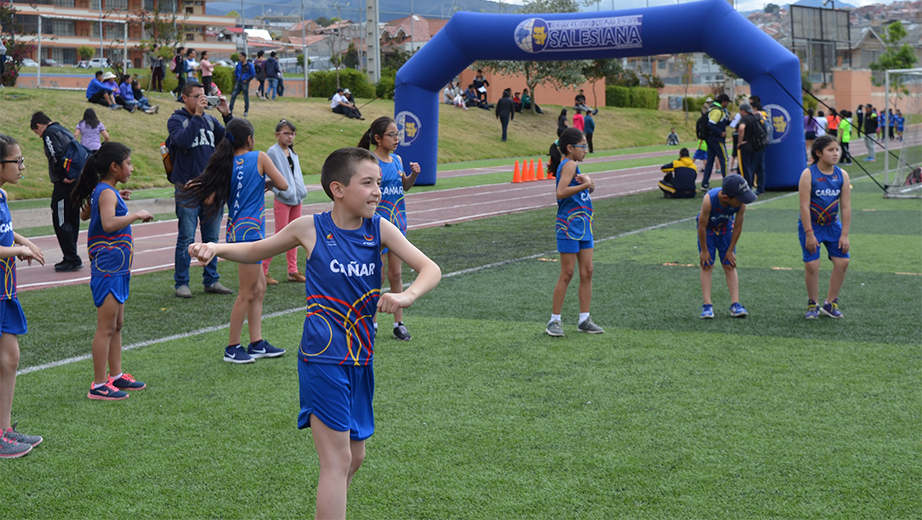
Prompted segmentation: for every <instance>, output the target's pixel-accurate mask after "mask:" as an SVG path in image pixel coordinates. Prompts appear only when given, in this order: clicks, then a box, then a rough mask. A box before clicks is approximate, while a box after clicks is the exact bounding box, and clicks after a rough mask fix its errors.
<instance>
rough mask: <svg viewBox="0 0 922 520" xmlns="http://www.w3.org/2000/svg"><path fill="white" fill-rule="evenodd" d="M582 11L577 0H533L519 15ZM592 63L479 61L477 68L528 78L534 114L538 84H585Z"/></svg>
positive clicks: (526, 82) (574, 61) (586, 61)
mask: <svg viewBox="0 0 922 520" xmlns="http://www.w3.org/2000/svg"><path fill="white" fill-rule="evenodd" d="M578 11H579V4H578V3H577V2H576V0H531V1H529V2H527V3H525V4H524V5H523V6H522V8H521V9H520V10H519V12H520V13H575V12H578ZM591 63H592V62H591V61H589V60H573V61H511V60H488V61H481V62H478V67H480V68H483V69H487V70H492V71H495V72H499V73H501V74H508V75H519V76H523V77H524V78H525V85H526V86H527V87H528V90H529V91H530V92H531V97H532V100H533V101H532V104H531V111H532V113H537V111H536V107H537V105H538V100H537V97H536V95H535V94H536V92H535V88H536V87H537V86H538V84H542V85H549V86H552V87H557V88H567V87H570V86H573V85H579V84H580V83H582V82H583V81H585V79H586V78H585V76H584V75H583V69H587V68H590V67H591Z"/></svg>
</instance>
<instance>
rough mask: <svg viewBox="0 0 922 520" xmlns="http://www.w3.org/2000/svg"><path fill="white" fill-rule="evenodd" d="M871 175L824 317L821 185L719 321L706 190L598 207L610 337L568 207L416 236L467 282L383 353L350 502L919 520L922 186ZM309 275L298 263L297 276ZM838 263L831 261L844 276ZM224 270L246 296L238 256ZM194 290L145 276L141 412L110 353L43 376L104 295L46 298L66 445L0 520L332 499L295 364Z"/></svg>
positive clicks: (83, 343) (130, 339) (480, 512)
mask: <svg viewBox="0 0 922 520" xmlns="http://www.w3.org/2000/svg"><path fill="white" fill-rule="evenodd" d="M853 175H854V173H853ZM853 184H854V190H853V206H854V210H853V218H852V233H851V237H850V238H851V246H852V256H853V257H852V262H851V265H850V268H849V272H848V275H847V277H846V281H845V286H844V288H843V290H842V294H841V303H842V307H841V308H842V310H843V312H844V313H845V318H844V319H842V320H835V321H834V320H831V319H820V320H817V321H813V322H808V321H805V320H804V319H803V311H804V307H805V303H806V293H805V289H804V282H803V269H802V267H803V264H802V262H801V260H800V258H801V257H800V254H801V253H800V248H799V244H798V242H797V235H796V231H795V230H796V221H797V199H796V196H795V195H790V194H769V195H768V196H766V197H763V200H762V201H759V203H757V204H756V205H753V206H751V207H750V208H749V210H748V211H747V212H746V222H745V231H744V233H743V235H742V239H741V241H740V244H739V246H738V249H737V255H738V261H739V264H740V281H741V282H740V285H741V297H742V298H741V299H742V302H743V303H744V304H745V305H746V306H747V308H748V309H749V312H750V317H749V318H748V319H745V320H734V319H731V318H730V317H729V315H728V313H727V312H726V307H727V306H728V305H729V303H730V302H729V301H728V295H727V290H726V285H725V283H724V281H723V278H722V277H721V276H715V277H714V303H715V308H716V310H717V319H715V320H712V321H702V320H699V319H698V317H697V316H698V313H699V310H700V299H701V295H700V288H699V282H698V269H697V268H695V267H689V266H686V265H685V264H694V263H695V262H696V259H697V252H696V247H695V240H696V239H695V233H694V223H693V220H691V218H692V217H694V215H695V212H696V211H697V208H698V205H699V204H700V198H699V199H695V200H685V201H681V200H674V201H667V200H663V199H661V198H660V197H659V195H658V194H654V193H645V194H639V195H634V196H629V197H623V198H616V199H607V200H600V201H597V203H596V204H595V207H596V220H595V224H594V230H595V235H596V237H597V243H596V248H595V262H594V265H595V275H594V284H593V286H594V299H593V318H594V320H595V322H596V323H598V324H600V325H602V326H603V327H605V328H606V331H607V332H606V334H604V335H600V336H591V337H590V336H587V335H581V334H578V333H577V332H576V319H575V318H576V314H577V305H576V288H575V282H574V284H571V290H570V293H569V294H568V299H567V301H566V304H565V307H564V314H563V316H564V328H565V330H566V333H567V337H565V338H550V337H548V336H546V335H544V334H543V330H544V324H545V323H546V320H547V319H548V317H549V314H550V308H549V307H550V293H551V290H552V288H553V284H554V282H555V280H556V278H557V275H558V272H559V264H558V263H557V255H556V254H555V253H553V250H554V240H553V233H552V227H553V219H554V214H555V212H554V210H553V209H546V210H539V211H532V212H527V213H519V214H514V215H507V216H502V217H494V218H489V219H483V220H477V221H473V222H467V223H462V224H458V225H452V226H448V227H440V228H431V229H423V230H415V231H411V232H410V238H411V240H412V241H413V242H414V243H416V244H417V245H418V246H419V247H420V248H421V249H422V250H423V251H425V252H426V253H427V254H429V255H430V256H431V257H432V258H433V259H435V260H436V261H437V262H438V263H439V264H440V265H441V267H442V270H443V273H445V274H446V276H445V278H444V279H443V281H442V282H441V284H440V285H439V286H438V287H437V288H436V289H435V290H433V291H432V292H431V293H430V294H428V295H426V296H425V297H424V298H422V299H421V300H419V301H418V302H417V303H416V305H414V307H413V308H411V309H410V310H409V311H407V313H406V317H405V321H406V322H407V324H408V326H409V327H410V330H411V332H412V333H413V336H414V339H413V341H411V342H409V343H402V342H398V341H396V340H393V339H390V338H389V335H388V334H382V337H381V339H380V341H379V342H378V344H377V354H378V359H377V363H376V365H377V366H376V379H377V383H378V388H377V390H376V400H375V405H376V410H375V411H376V418H377V422H376V434H375V435H374V436H373V437H372V438H371V439H370V440H369V441H368V443H367V450H368V457H367V459H366V462H365V464H364V466H363V467H362V469H361V471H360V472H359V473H358V474H357V476H356V478H355V481H354V482H353V486H352V488H351V490H350V497H349V516H350V517H351V518H369V519H381V518H388V519H390V518H399V519H403V518H432V519H444V518H463V519H481V518H482V519H495V518H509V519H518V518H542V519H544V518H546V519H559V518H600V519H608V518H663V519H672V518H728V519H736V518H791V519H807V518H818V519H819V518H823V519H825V518H842V519H856V518H867V519H881V518H887V519H894V518H918V517H919V516H920V514H922V464H920V462H922V457H920V455H922V453H920V452H922V448H920V443H919V432H920V431H922V413H920V412H922V392H920V390H922V356H920V341H919V338H920V332H922V327H920V319H919V318H920V309H922V267H920V262H919V258H920V252H922V218H920V217H922V204H920V202H919V201H918V200H884V199H882V197H881V194H880V191H879V189H878V188H877V187H876V186H875V185H874V184H873V183H871V182H869V180H868V179H866V178H861V179H857V180H854V182H853ZM302 260H303V259H302ZM672 264H678V265H672ZM284 269H285V266H284V260H283V258H282V257H278V258H276V260H275V261H274V262H273V266H272V270H273V271H272V273H273V275H275V276H276V278H278V277H279V276H283V271H284ZM829 270H830V264H829V262H828V261H826V260H824V261H823V264H822V272H821V284H820V289H821V294H825V288H826V283H827V282H828V277H829ZM199 272H200V271H199V270H198V268H197V267H196V268H193V273H192V279H193V281H195V280H197V279H198V275H199ZM220 272H221V274H222V277H223V281H225V282H226V284H227V285H229V286H236V269H235V267H234V265H233V264H231V263H221V266H220ZM411 276H412V275H411V273H409V272H407V273H406V276H405V280H407V279H410V278H411ZM195 285H196V284H195V283H193V290H194V291H196V295H195V298H194V299H192V300H188V301H186V300H178V299H176V298H174V297H173V296H172V273H153V274H144V275H139V276H135V277H134V278H133V279H132V295H131V298H130V299H129V301H128V304H127V305H126V309H125V316H126V319H125V329H124V340H125V344H126V345H127V344H131V345H139V344H142V343H150V344H147V345H146V346H141V347H139V348H136V349H134V350H131V351H128V352H126V353H125V355H124V366H125V368H126V370H128V371H130V372H131V373H133V374H134V375H135V376H137V377H138V378H139V379H141V380H144V381H146V382H147V383H148V385H149V387H148V389H146V390H144V391H142V392H137V393H134V394H133V395H132V397H131V398H130V399H129V400H127V401H124V402H117V403H106V402H96V401H89V400H88V399H86V397H85V395H86V392H87V389H88V385H89V383H90V380H91V377H92V368H91V365H90V361H89V360H82V361H77V362H72V363H66V364H63V365H60V366H53V367H48V368H41V367H42V365H45V364H49V363H53V362H56V361H59V360H63V359H67V358H71V357H76V356H86V355H87V354H88V353H89V346H90V340H91V339H92V335H93V331H94V329H95V310H94V308H93V307H92V305H91V298H90V290H89V287H88V286H74V287H63V288H58V289H53V290H44V291H31V292H27V293H22V294H21V295H20V298H21V301H22V304H23V307H24V308H25V311H26V314H27V316H28V318H29V324H30V333H29V334H28V335H25V336H23V337H21V338H20V341H21V347H22V359H21V368H22V369H23V370H25V371H26V372H28V373H25V374H23V375H20V376H19V379H18V385H17V395H16V400H15V402H14V407H13V418H14V420H19V421H20V429H21V430H23V431H25V432H27V433H37V434H41V435H44V436H45V442H44V444H43V445H41V446H39V447H37V448H36V449H35V450H34V451H33V452H32V453H31V454H29V455H28V456H27V457H25V458H22V459H17V460H12V461H2V463H0V468H2V474H3V475H4V477H6V479H5V480H6V482H7V484H8V485H6V486H3V489H2V490H0V515H2V516H3V517H11V518H98V517H107V516H108V517H141V518H149V517H157V518H302V517H310V516H312V514H313V509H314V507H313V504H314V498H315V489H316V483H317V472H318V466H317V457H316V454H315V452H314V448H313V444H312V441H311V437H310V434H309V432H307V431H298V430H296V428H295V426H296V415H297V411H298V399H297V376H296V372H295V364H296V358H295V356H293V355H291V352H290V353H289V354H287V355H286V356H285V357H283V358H281V359H277V360H261V361H259V362H257V363H256V364H254V365H249V366H236V365H235V366H229V364H228V363H224V362H222V361H221V360H220V356H221V348H222V347H223V346H224V344H225V342H226V339H227V337H226V336H227V330H226V327H224V326H225V324H226V322H227V317H228V315H229V311H230V307H231V305H232V300H233V298H231V297H217V296H215V297H208V296H207V295H204V294H201V287H200V286H198V287H196V286H195ZM303 306H304V292H303V286H298V285H297V284H284V283H283V284H282V285H280V286H277V287H272V288H270V289H269V294H268V296H267V298H266V310H265V313H266V315H270V314H272V313H277V315H275V316H274V317H268V318H266V319H264V323H263V330H264V332H265V335H266V337H267V339H269V340H270V341H272V342H273V343H275V344H276V345H280V346H284V347H286V348H288V349H289V350H290V351H293V350H294V349H296V348H297V344H298V341H299V338H300V334H301V326H302V319H303V318H302V313H303ZM381 321H382V323H383V324H384V326H385V328H386V327H387V326H388V325H389V323H390V319H389V317H382V320H381ZM182 334H186V337H182V338H176V339H172V340H168V341H160V340H161V339H162V338H164V337H168V336H173V335H182ZM36 368H41V369H39V370H35V369H36ZM33 370H34V371H33Z"/></svg>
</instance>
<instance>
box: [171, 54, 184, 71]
mask: <svg viewBox="0 0 922 520" xmlns="http://www.w3.org/2000/svg"><path fill="white" fill-rule="evenodd" d="M181 59H182V56H180V55H179V54H177V55H176V56H173V63H172V64H171V65H170V72H172V73H174V74H179V73H180V72H181V71H182V69H181V68H180V67H179V60H181Z"/></svg>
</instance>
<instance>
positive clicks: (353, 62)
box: [343, 42, 359, 69]
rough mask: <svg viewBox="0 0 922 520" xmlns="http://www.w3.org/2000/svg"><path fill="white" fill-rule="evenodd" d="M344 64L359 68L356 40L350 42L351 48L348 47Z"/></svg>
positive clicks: (351, 67)
mask: <svg viewBox="0 0 922 520" xmlns="http://www.w3.org/2000/svg"><path fill="white" fill-rule="evenodd" d="M343 65H345V66H346V67H349V68H350V69H358V68H359V50H358V49H356V48H355V42H349V48H348V49H346V55H345V56H343Z"/></svg>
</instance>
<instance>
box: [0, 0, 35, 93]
mask: <svg viewBox="0 0 922 520" xmlns="http://www.w3.org/2000/svg"><path fill="white" fill-rule="evenodd" d="M16 13H17V11H16V8H14V7H13V6H12V5H11V4H0V26H3V29H4V31H5V32H7V33H9V37H8V38H6V39H5V41H4V44H5V45H6V57H7V58H9V59H10V61H9V62H8V63H7V64H6V67H5V68H4V70H3V77H2V78H0V84H2V85H3V86H6V87H12V86H15V85H16V80H18V79H19V69H20V68H22V60H23V59H25V58H28V57H29V56H31V55H32V50H33V49H34V48H35V46H34V45H32V44H29V43H25V42H24V41H23V40H22V36H25V35H29V34H35V33H27V32H25V31H24V30H23V28H22V24H21V23H19V20H18V19H17V15H16Z"/></svg>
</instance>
